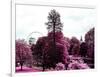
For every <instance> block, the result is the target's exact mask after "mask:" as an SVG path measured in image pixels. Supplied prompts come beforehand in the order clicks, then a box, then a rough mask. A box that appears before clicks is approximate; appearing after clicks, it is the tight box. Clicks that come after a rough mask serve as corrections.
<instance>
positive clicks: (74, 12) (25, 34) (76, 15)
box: [16, 5, 96, 40]
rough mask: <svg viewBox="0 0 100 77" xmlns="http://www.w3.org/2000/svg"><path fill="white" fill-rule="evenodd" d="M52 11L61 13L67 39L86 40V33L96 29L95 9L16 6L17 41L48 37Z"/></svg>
mask: <svg viewBox="0 0 100 77" xmlns="http://www.w3.org/2000/svg"><path fill="white" fill-rule="evenodd" d="M52 9H55V10H56V11H57V12H59V14H60V16H61V22H62V23H63V33H64V36H66V37H69V38H71V37H73V36H75V37H77V38H78V39H80V38H81V36H82V37H83V40H84V35H85V34H86V32H88V31H89V30H90V29H91V28H93V27H95V22H96V19H95V10H94V9H81V8H68V7H51V6H47V7H46V6H29V5H16V39H25V40H27V39H28V38H29V37H35V38H38V37H40V36H46V35H47V32H48V31H47V29H46V25H45V23H46V22H48V20H47V16H48V13H49V12H50V11H51V10H52Z"/></svg>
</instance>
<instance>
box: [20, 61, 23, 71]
mask: <svg viewBox="0 0 100 77" xmlns="http://www.w3.org/2000/svg"><path fill="white" fill-rule="evenodd" d="M20 65H21V71H22V70H23V63H20Z"/></svg>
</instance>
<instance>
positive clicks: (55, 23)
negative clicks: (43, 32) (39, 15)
mask: <svg viewBox="0 0 100 77" xmlns="http://www.w3.org/2000/svg"><path fill="white" fill-rule="evenodd" d="M46 25H47V29H48V32H53V47H54V48H53V49H54V51H55V49H56V45H55V32H60V31H61V30H62V27H63V25H62V23H61V20H60V14H59V13H58V12H56V10H54V9H53V10H51V12H49V16H48V22H47V23H46Z"/></svg>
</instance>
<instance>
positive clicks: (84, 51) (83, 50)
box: [80, 42, 87, 57]
mask: <svg viewBox="0 0 100 77" xmlns="http://www.w3.org/2000/svg"><path fill="white" fill-rule="evenodd" d="M80 55H81V56H82V57H86V55H87V45H86V43H85V42H82V43H81V45H80Z"/></svg>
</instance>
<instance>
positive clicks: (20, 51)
mask: <svg viewBox="0 0 100 77" xmlns="http://www.w3.org/2000/svg"><path fill="white" fill-rule="evenodd" d="M31 60H32V52H31V50H30V46H29V45H28V44H27V43H26V42H25V41H24V40H20V39H19V40H16V64H17V63H20V66H21V70H22V67H23V65H24V63H26V62H28V61H31Z"/></svg>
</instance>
